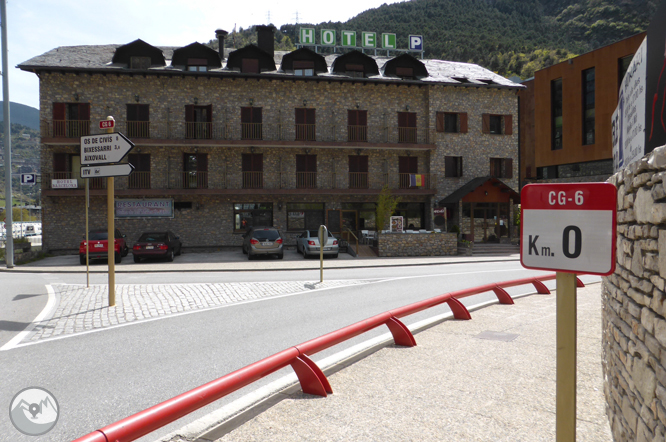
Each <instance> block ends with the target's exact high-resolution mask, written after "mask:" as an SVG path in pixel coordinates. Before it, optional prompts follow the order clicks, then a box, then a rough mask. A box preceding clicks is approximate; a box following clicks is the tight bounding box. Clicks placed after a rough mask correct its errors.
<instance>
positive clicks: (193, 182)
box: [42, 171, 437, 191]
mask: <svg viewBox="0 0 666 442" xmlns="http://www.w3.org/2000/svg"><path fill="white" fill-rule="evenodd" d="M410 175H412V174H407V173H404V174H403V173H400V174H398V173H375V172H369V173H368V172H348V173H336V172H238V173H227V174H225V173H215V174H209V173H208V172H191V171H171V173H169V174H168V175H166V174H163V173H154V172H136V171H135V172H132V173H131V174H130V175H129V176H127V177H116V179H115V183H114V184H115V188H116V189H121V190H123V189H133V190H139V191H140V190H141V189H162V190H166V189H193V190H196V189H230V190H237V189H270V190H275V189H320V190H332V189H374V190H380V189H382V188H383V187H384V186H389V188H390V189H414V190H417V189H433V186H434V185H435V183H436V182H437V179H436V178H437V175H436V174H427V173H425V174H418V176H419V178H418V179H416V176H414V177H413V178H412V176H410ZM52 179H76V180H77V182H78V188H79V189H83V188H84V187H85V180H84V179H82V178H80V177H79V176H78V173H72V172H51V173H43V174H42V180H43V181H42V182H43V183H45V184H44V188H45V189H53V187H52V185H51V184H52V181H51V180H52ZM419 183H420V185H418V184H419ZM412 184H416V185H412ZM90 188H91V189H105V188H106V180H105V179H104V178H91V179H90Z"/></svg>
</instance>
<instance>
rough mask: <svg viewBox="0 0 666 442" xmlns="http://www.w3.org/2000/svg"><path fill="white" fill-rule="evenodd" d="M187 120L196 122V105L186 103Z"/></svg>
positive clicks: (187, 121)
mask: <svg viewBox="0 0 666 442" xmlns="http://www.w3.org/2000/svg"><path fill="white" fill-rule="evenodd" d="M185 122H186V123H194V105H193V104H186V105H185Z"/></svg>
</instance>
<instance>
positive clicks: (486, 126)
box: [481, 114, 490, 134]
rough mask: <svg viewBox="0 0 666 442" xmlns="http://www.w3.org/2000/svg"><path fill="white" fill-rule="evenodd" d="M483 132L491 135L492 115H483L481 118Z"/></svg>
mask: <svg viewBox="0 0 666 442" xmlns="http://www.w3.org/2000/svg"><path fill="white" fill-rule="evenodd" d="M481 123H482V125H481V130H482V132H483V133H484V134H489V133H490V115H489V114H483V115H482V116H481Z"/></svg>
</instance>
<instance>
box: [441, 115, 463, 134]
mask: <svg viewBox="0 0 666 442" xmlns="http://www.w3.org/2000/svg"><path fill="white" fill-rule="evenodd" d="M436 119H437V121H436V123H437V132H446V133H464V134H465V133H467V112H459V113H454V112H437V115H436Z"/></svg>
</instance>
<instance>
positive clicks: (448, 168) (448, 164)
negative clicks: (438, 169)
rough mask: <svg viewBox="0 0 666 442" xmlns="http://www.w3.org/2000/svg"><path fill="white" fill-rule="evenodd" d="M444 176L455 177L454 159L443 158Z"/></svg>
mask: <svg viewBox="0 0 666 442" xmlns="http://www.w3.org/2000/svg"><path fill="white" fill-rule="evenodd" d="M444 175H445V176H446V177H455V176H456V174H455V158H454V157H444Z"/></svg>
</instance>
